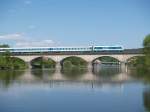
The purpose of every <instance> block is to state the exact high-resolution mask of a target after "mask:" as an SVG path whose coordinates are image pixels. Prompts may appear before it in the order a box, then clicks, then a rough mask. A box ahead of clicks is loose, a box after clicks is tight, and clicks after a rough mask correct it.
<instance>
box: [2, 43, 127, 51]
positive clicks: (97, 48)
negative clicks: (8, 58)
mask: <svg viewBox="0 0 150 112" xmlns="http://www.w3.org/2000/svg"><path fill="white" fill-rule="evenodd" d="M123 50H124V48H123V46H120V45H119V46H118V45H115V46H87V47H20V48H0V52H6V51H9V52H11V53H45V52H105V51H106V52H122V51H123Z"/></svg>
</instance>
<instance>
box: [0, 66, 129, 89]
mask: <svg viewBox="0 0 150 112" xmlns="http://www.w3.org/2000/svg"><path fill="white" fill-rule="evenodd" d="M130 78H131V77H130V76H129V75H128V74H126V73H123V72H121V70H120V68H119V67H117V66H113V67H106V66H104V67H103V66H94V68H93V69H80V68H72V69H68V70H67V69H61V70H49V69H45V70H41V69H31V70H30V69H29V70H25V71H1V73H0V82H1V83H2V84H3V85H5V86H6V85H9V84H10V82H13V81H19V82H20V83H21V82H24V83H33V82H43V83H45V82H47V81H53V82H54V81H67V80H68V81H69V80H74V81H101V82H105V81H106V82H120V81H126V80H129V79H130Z"/></svg>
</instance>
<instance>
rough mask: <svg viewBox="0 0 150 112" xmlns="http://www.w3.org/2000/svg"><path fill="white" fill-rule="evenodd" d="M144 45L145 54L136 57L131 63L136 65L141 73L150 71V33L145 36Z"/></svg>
mask: <svg viewBox="0 0 150 112" xmlns="http://www.w3.org/2000/svg"><path fill="white" fill-rule="evenodd" d="M143 47H144V48H143V54H144V56H139V57H135V59H133V60H132V61H131V63H130V64H131V65H133V66H135V67H136V69H137V73H139V74H147V73H150V34H149V35H147V36H146V37H145V39H144V41H143Z"/></svg>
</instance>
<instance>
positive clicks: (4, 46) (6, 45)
mask: <svg viewBox="0 0 150 112" xmlns="http://www.w3.org/2000/svg"><path fill="white" fill-rule="evenodd" d="M0 48H9V45H8V44H2V45H0Z"/></svg>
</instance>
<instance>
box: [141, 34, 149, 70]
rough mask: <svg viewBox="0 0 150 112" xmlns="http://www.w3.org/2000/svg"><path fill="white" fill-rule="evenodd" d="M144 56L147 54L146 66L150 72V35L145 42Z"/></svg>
mask: <svg viewBox="0 0 150 112" xmlns="http://www.w3.org/2000/svg"><path fill="white" fill-rule="evenodd" d="M143 46H144V54H145V66H146V67H147V68H148V70H149V71H150V34H149V35H147V36H146V37H145V39H144V41H143Z"/></svg>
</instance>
